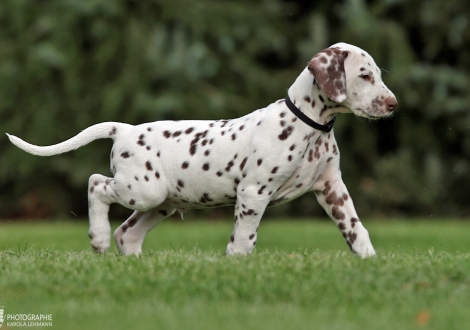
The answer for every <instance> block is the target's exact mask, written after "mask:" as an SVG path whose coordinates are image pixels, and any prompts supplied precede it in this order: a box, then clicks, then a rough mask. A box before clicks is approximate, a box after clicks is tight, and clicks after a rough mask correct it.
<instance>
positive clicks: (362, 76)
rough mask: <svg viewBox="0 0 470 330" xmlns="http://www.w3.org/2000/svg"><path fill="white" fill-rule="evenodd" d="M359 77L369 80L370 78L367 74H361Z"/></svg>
mask: <svg viewBox="0 0 470 330" xmlns="http://www.w3.org/2000/svg"><path fill="white" fill-rule="evenodd" d="M359 77H361V78H362V79H364V80H365V81H370V80H371V77H370V75H368V74H365V73H364V74H361V75H360V76H359Z"/></svg>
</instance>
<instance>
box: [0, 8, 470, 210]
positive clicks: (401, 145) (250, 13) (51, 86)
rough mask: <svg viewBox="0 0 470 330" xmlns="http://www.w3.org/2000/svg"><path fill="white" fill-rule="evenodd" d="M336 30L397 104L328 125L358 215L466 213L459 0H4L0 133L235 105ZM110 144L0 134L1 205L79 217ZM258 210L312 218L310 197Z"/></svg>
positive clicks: (238, 111)
mask: <svg viewBox="0 0 470 330" xmlns="http://www.w3.org/2000/svg"><path fill="white" fill-rule="evenodd" d="M340 41H343V42H347V43H351V44H354V45H357V46H359V47H361V48H363V49H365V50H366V51H367V52H369V53H370V54H371V55H372V56H373V57H374V59H375V60H376V62H377V64H378V65H379V67H380V68H382V69H383V80H384V81H385V83H386V84H387V85H388V87H389V88H390V89H391V90H392V91H393V92H394V93H395V95H396V96H397V98H398V101H399V108H398V110H397V112H396V114H395V115H394V117H393V118H391V119H386V120H380V121H374V122H372V121H368V120H365V119H360V118H356V117H354V116H353V115H342V116H340V117H339V118H338V120H337V122H336V125H335V135H336V139H337V141H338V144H339V146H340V150H341V169H342V172H343V178H344V181H345V182H346V184H347V186H348V189H349V191H350V193H351V194H352V196H353V199H354V202H355V205H356V208H357V210H358V213H359V214H360V215H361V217H366V216H368V217H371V216H374V217H393V216H426V217H430V216H450V217H462V218H465V217H468V216H469V215H470V206H469V199H470V198H469V193H470V175H469V174H470V173H469V171H470V167H469V165H470V164H469V161H468V158H469V155H470V134H469V133H470V106H469V104H470V94H469V91H470V2H469V1H468V0H446V1H442V0H414V1H402V0H377V1H363V0H345V1H337V2H333V1H331V0H315V1H280V0H266V1H252V0H236V1H215V0H214V1H209V0H191V1H182V0H162V1H150V0H146V1H110V0H75V1H72V0H68V1H65V0H64V1H39V0H34V1H33V0H29V1H28V0H21V1H20V0H2V1H0V132H3V133H6V132H8V133H11V134H14V135H17V136H19V137H21V138H23V139H25V140H26V141H29V142H31V143H34V144H38V145H49V144H54V143H58V142H61V141H63V140H66V139H68V138H70V137H71V136H73V135H75V134H77V133H78V132H80V131H81V130H83V129H84V128H86V127H88V126H90V125H92V124H95V123H98V122H102V121H121V122H127V123H131V124H138V123H142V122H148V121H155V120H163V119H220V118H234V117H238V116H242V115H245V114H247V113H249V112H251V111H253V110H256V109H258V108H262V107H265V106H267V105H268V104H270V103H272V102H274V101H275V100H278V99H280V98H283V97H285V95H286V90H287V89H288V88H289V86H290V85H291V84H292V83H293V82H294V80H295V78H296V77H297V76H298V75H299V74H300V72H301V71H302V70H303V69H304V68H305V66H306V64H307V62H308V61H309V60H310V58H311V57H312V56H313V55H314V54H316V53H317V52H318V51H319V50H321V49H323V48H325V47H328V46H330V45H331V44H334V43H336V42H340ZM110 148H111V140H102V141H96V142H93V143H92V144H90V145H88V146H86V147H83V148H82V149H79V150H77V151H74V152H70V153H67V154H64V155H60V156H54V157H46V158H42V157H36V156H32V155H29V154H27V153H25V152H23V151H21V150H19V149H17V148H16V147H14V146H13V145H11V144H10V142H9V141H8V140H7V138H6V136H5V135H3V134H1V135H0V218H3V219H12V218H28V219H34V218H51V217H53V218H59V217H60V218H75V216H77V217H78V218H83V217H86V216H87V182H88V177H89V176H90V175H91V174H93V173H101V174H104V175H109V174H110V171H109V153H110ZM112 212H113V215H114V216H116V217H121V216H124V215H127V214H129V213H130V212H129V211H128V210H126V209H124V208H120V207H115V208H113V211H112ZM231 213H232V210H231V209H218V210H212V211H204V212H202V215H204V216H208V217H218V216H223V215H228V214H230V215H231ZM268 213H269V214H270V215H289V216H294V215H297V216H319V215H324V212H323V210H322V209H321V208H320V206H318V205H317V202H316V198H315V196H314V194H307V195H304V196H302V197H301V198H299V199H298V200H296V201H294V202H292V203H289V204H287V205H284V206H280V207H276V208H272V209H270V210H269V212H268Z"/></svg>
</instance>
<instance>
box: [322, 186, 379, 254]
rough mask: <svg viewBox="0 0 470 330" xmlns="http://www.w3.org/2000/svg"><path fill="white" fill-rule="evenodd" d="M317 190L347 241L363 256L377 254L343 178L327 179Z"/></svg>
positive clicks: (350, 246)
mask: <svg viewBox="0 0 470 330" xmlns="http://www.w3.org/2000/svg"><path fill="white" fill-rule="evenodd" d="M322 184H323V187H322V188H323V189H318V190H315V194H316V195H317V199H318V202H319V203H320V205H321V206H322V207H323V208H324V209H325V211H326V212H327V213H328V215H329V216H330V218H331V219H333V221H334V222H335V223H336V225H337V226H338V228H339V229H340V230H341V233H342V234H343V237H344V239H345V240H346V243H347V244H348V245H349V248H350V249H351V251H353V252H354V253H357V254H358V255H359V256H361V257H362V258H367V257H372V256H375V250H374V247H373V246H372V243H371V241H370V238H369V233H368V231H367V229H366V228H364V226H363V225H362V223H361V222H360V221H359V217H358V216H357V213H356V210H355V209H354V205H353V202H352V199H351V197H350V196H349V193H348V190H347V189H346V186H345V185H344V183H343V181H342V180H341V178H339V179H334V180H327V181H324V182H323V183H322Z"/></svg>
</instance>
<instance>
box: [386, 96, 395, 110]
mask: <svg viewBox="0 0 470 330" xmlns="http://www.w3.org/2000/svg"><path fill="white" fill-rule="evenodd" d="M385 103H386V104H387V107H388V111H390V112H392V111H393V110H395V109H396V107H397V105H398V101H397V99H396V98H394V97H391V96H389V97H387V98H386V99H385Z"/></svg>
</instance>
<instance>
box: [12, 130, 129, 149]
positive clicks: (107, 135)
mask: <svg viewBox="0 0 470 330" xmlns="http://www.w3.org/2000/svg"><path fill="white" fill-rule="evenodd" d="M125 126H130V125H128V124H123V123H114V122H105V123H100V124H96V125H93V126H90V127H88V128H86V129H85V130H83V131H82V132H80V133H79V134H77V135H75V136H74V137H73V138H71V139H68V140H67V141H64V142H61V143H58V144H54V145H52V146H45V147H41V146H36V145H34V144H30V143H28V142H25V141H23V140H21V139H20V138H18V137H16V136H14V135H10V134H8V133H7V136H8V138H9V139H10V141H11V143H13V144H14V145H15V146H17V147H18V148H20V149H23V150H24V151H26V152H29V153H30V154H33V155H37V156H52V155H58V154H61V153H64V152H67V151H70V150H75V149H78V148H80V147H82V146H84V145H86V144H88V143H90V142H93V141H95V140H98V139H114V138H115V137H116V135H117V134H118V132H119V131H120V130H121V129H123V128H124V127H125Z"/></svg>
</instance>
